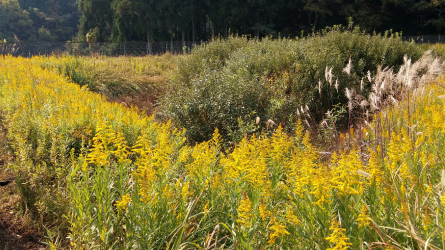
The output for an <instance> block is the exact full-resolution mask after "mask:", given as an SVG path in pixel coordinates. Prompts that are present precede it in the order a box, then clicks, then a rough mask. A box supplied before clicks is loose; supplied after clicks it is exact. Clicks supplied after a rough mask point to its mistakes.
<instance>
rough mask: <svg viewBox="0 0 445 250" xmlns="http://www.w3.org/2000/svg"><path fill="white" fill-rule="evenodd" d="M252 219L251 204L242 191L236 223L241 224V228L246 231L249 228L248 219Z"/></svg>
mask: <svg viewBox="0 0 445 250" xmlns="http://www.w3.org/2000/svg"><path fill="white" fill-rule="evenodd" d="M251 217H252V202H251V201H250V199H249V197H248V196H247V193H246V191H243V199H242V200H241V203H240V205H239V207H238V219H237V220H236V222H238V223H240V224H241V227H242V228H245V229H248V228H249V227H250V218H251Z"/></svg>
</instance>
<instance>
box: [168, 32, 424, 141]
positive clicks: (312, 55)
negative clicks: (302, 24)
mask: <svg viewBox="0 0 445 250" xmlns="http://www.w3.org/2000/svg"><path fill="white" fill-rule="evenodd" d="M422 53H423V50H422V49H420V48H419V47H417V46H416V45H415V44H414V43H407V42H402V41H401V39H400V37H399V35H398V34H392V33H385V34H381V35H380V34H373V35H367V34H366V33H364V32H362V31H360V29H359V28H354V29H353V30H344V29H343V28H341V27H334V28H332V29H327V30H324V31H322V32H320V33H317V34H314V35H312V36H310V37H307V38H302V39H299V40H291V39H285V38H283V39H278V40H273V39H267V38H266V39H263V40H261V41H260V40H256V39H253V40H248V39H246V38H238V37H232V38H230V39H228V40H215V41H213V42H212V43H209V44H207V45H204V46H201V47H199V48H197V49H196V50H194V51H193V52H192V54H191V55H190V56H187V57H184V58H183V60H181V61H180V62H179V65H178V73H177V74H176V75H175V78H174V79H173V85H172V90H170V92H169V94H168V95H167V96H166V98H165V99H164V105H165V112H166V113H167V114H168V115H167V116H168V117H171V118H172V119H173V121H174V123H176V124H178V125H179V126H181V127H184V128H186V129H187V132H186V135H187V139H188V140H189V141H190V142H201V141H205V140H209V139H210V138H211V134H212V131H214V129H215V128H218V130H219V131H220V133H221V135H222V137H223V139H224V140H225V141H233V140H234V139H235V138H240V137H241V138H242V136H234V135H239V134H240V133H239V131H240V130H241V131H245V129H243V126H241V124H252V123H253V122H254V119H255V117H256V116H258V117H260V121H261V122H260V124H259V127H258V128H257V130H256V131H257V132H258V131H261V129H262V128H266V122H267V121H268V120H269V119H272V120H273V121H274V122H275V123H276V124H282V125H283V127H285V128H289V127H292V124H293V123H295V121H296V119H297V118H298V113H297V112H296V110H300V109H301V108H302V107H303V108H304V109H305V110H306V111H305V112H309V113H310V114H311V115H312V116H313V117H312V120H311V121H312V124H311V126H314V125H316V124H317V123H318V122H320V121H321V120H322V119H323V118H324V117H325V114H326V112H328V111H329V110H331V109H332V108H333V107H334V105H338V104H339V105H340V106H347V103H348V99H347V97H346V95H345V94H344V93H345V89H346V88H349V89H351V88H354V89H357V90H358V89H360V90H361V93H362V95H363V96H364V97H365V98H367V97H368V95H369V93H370V91H371V82H370V81H368V78H367V77H366V76H367V74H368V72H370V74H372V75H375V74H376V73H377V71H378V68H379V67H380V68H381V69H383V68H385V67H393V68H394V70H398V68H399V67H400V65H401V64H403V62H404V61H403V58H404V56H405V55H407V56H408V57H409V58H412V60H417V59H419V58H420V56H421V55H422ZM350 62H352V64H350V65H353V66H351V67H350V69H348V70H343V69H344V68H345V66H346V65H348V63H350ZM328 75H329V77H327V76H328ZM306 107H307V108H306ZM347 122H348V119H347V118H344V119H342V120H340V121H339V124H338V125H342V124H343V125H346V126H344V127H345V128H346V127H347ZM288 131H289V130H288Z"/></svg>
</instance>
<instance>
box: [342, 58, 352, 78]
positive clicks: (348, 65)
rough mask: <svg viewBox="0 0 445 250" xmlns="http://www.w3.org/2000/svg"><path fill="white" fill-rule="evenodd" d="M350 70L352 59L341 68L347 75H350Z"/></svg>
mask: <svg viewBox="0 0 445 250" xmlns="http://www.w3.org/2000/svg"><path fill="white" fill-rule="evenodd" d="M351 69H352V58H351V57H349V62H348V64H347V65H346V67H344V68H343V72H345V73H346V74H348V75H351Z"/></svg>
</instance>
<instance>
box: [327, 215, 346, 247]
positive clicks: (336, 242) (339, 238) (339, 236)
mask: <svg viewBox="0 0 445 250" xmlns="http://www.w3.org/2000/svg"><path fill="white" fill-rule="evenodd" d="M329 230H331V231H332V232H331V235H330V236H329V237H326V240H328V241H329V242H330V243H331V244H332V245H333V246H334V247H333V248H328V249H327V250H344V249H348V246H350V245H352V244H351V243H349V242H347V241H348V240H349V238H348V237H346V235H345V232H346V229H344V228H342V227H341V226H340V223H339V222H338V220H336V219H335V218H334V220H333V222H332V224H331V226H330V227H329Z"/></svg>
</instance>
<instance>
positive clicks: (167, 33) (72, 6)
mask: <svg viewBox="0 0 445 250" xmlns="http://www.w3.org/2000/svg"><path fill="white" fill-rule="evenodd" d="M444 10H445V4H444V3H443V1H436V0H435V1H414V0H403V1H395V0H389V1H382V0H379V1H377V0H374V1H352V0H329V1H314V0H298V1H294V0H292V1H291V0H278V1H277V0H273V1H272V0H261V1H247V0H242V1H236V2H233V1H227V0H221V1H207V0H187V1H179V0H163V1H154V0H125V1H122V0H44V1H40V0H2V1H0V13H1V15H0V35H1V37H0V39H1V40H3V39H7V41H13V38H14V36H13V35H14V34H16V35H17V37H18V38H19V39H20V40H22V41H58V42H65V41H68V40H72V39H73V37H74V39H73V40H74V41H79V42H110V41H117V42H119V41H149V42H151V41H168V40H175V41H181V40H182V41H184V40H185V41H193V42H195V41H208V40H211V39H212V38H214V37H217V36H219V35H220V36H223V37H225V38H226V37H228V36H229V35H230V34H231V33H232V34H239V35H247V36H251V37H264V36H269V35H272V36H275V37H279V36H284V37H296V36H299V35H300V34H302V33H305V34H308V33H312V31H314V30H319V29H323V28H325V27H327V26H332V25H337V24H343V25H346V24H347V23H350V22H353V23H355V24H356V25H359V26H361V27H363V28H364V29H366V30H367V31H369V32H372V31H376V32H383V31H385V30H389V29H392V30H394V31H397V32H403V33H404V34H405V35H425V34H433V35H437V34H441V33H443V31H444V23H445V22H444V20H443V17H442V13H443V12H444Z"/></svg>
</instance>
